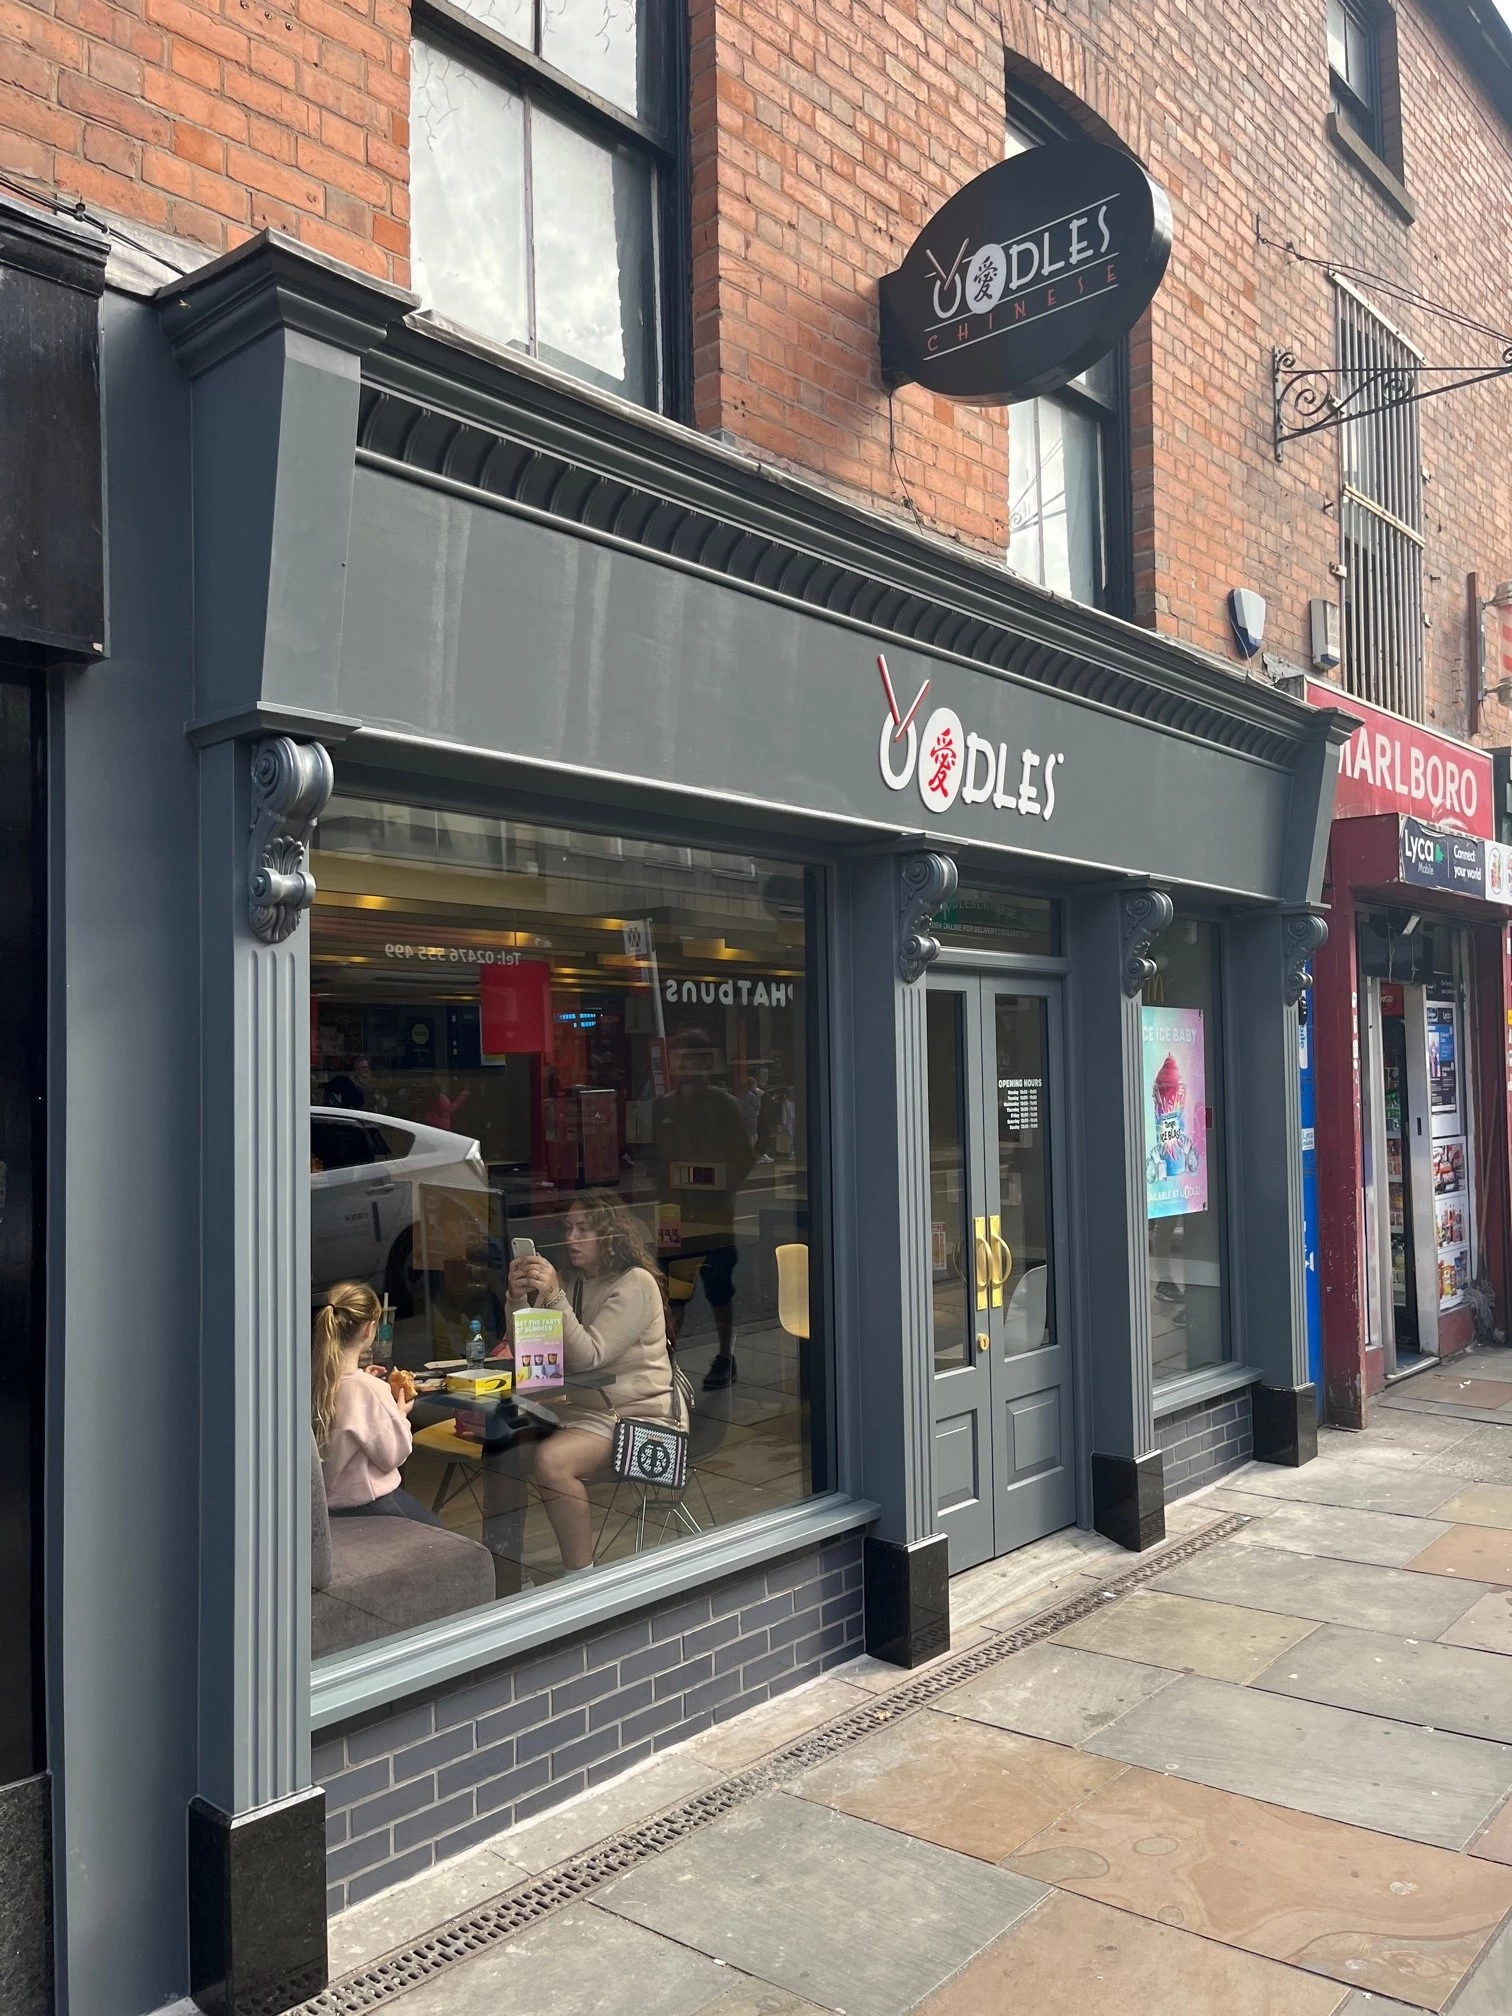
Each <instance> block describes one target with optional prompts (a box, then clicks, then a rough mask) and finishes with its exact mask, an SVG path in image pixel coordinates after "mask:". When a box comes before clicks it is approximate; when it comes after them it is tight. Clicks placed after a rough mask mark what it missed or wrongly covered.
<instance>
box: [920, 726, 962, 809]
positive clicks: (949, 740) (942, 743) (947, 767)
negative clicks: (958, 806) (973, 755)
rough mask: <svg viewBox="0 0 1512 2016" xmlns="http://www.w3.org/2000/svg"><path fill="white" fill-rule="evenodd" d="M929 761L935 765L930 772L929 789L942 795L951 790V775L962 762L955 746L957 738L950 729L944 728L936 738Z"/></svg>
mask: <svg viewBox="0 0 1512 2016" xmlns="http://www.w3.org/2000/svg"><path fill="white" fill-rule="evenodd" d="M929 760H930V762H931V763H933V765H934V769H933V770H932V771H931V772H930V776H929V782H928V785H927V787H926V788H927V789H928V790H930V791H938V792H941V793H945V792H948V791H949V789H950V778H951V773H952V772H953V771H954V769H955V767H956V765H957V764H958V763H959V762H960V760H961V752H960V750H959V749H957V747H956V745H955V736H954V735H953V734H952V732H951V731H950V729H949V728H948V727H946V728H942V729H941V730H940V732H939V734H938V735H937V736H936V737H935V739H934V742H933V744H932V745H931V747H930V751H929Z"/></svg>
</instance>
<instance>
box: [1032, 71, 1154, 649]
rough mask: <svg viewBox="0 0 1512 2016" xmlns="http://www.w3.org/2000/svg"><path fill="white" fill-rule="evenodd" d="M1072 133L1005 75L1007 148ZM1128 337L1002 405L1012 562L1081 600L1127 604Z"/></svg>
mask: <svg viewBox="0 0 1512 2016" xmlns="http://www.w3.org/2000/svg"><path fill="white" fill-rule="evenodd" d="M1075 137H1077V135H1076V130H1075V128H1073V127H1071V126H1069V125H1068V124H1066V123H1065V122H1064V121H1063V120H1062V119H1060V118H1059V117H1058V116H1057V115H1056V113H1055V112H1054V110H1053V109H1052V108H1051V107H1050V106H1048V105H1046V104H1045V103H1044V102H1043V101H1041V100H1040V99H1037V98H1034V97H1032V96H1031V95H1029V94H1028V93H1027V92H1025V91H1024V90H1023V89H1022V88H1021V87H1020V86H1019V85H1018V84H1017V82H1016V81H1015V80H1014V79H1012V78H1010V79H1009V83H1008V115H1007V119H1006V122H1005V131H1004V144H1003V151H1004V153H1005V154H1008V155H1013V154H1022V153H1024V152H1026V151H1027V150H1028V149H1029V148H1031V147H1038V146H1040V145H1042V144H1043V143H1044V142H1045V141H1047V140H1059V139H1072V138H1075ZM1126 376H1127V365H1126V345H1125V344H1123V343H1119V344H1118V346H1117V347H1116V348H1115V349H1113V350H1111V351H1110V352H1109V353H1108V355H1107V356H1106V357H1104V358H1101V359H1100V360H1099V361H1098V362H1097V363H1096V364H1094V365H1093V366H1092V367H1091V369H1090V370H1087V371H1084V372H1082V374H1081V376H1080V377H1079V378H1076V379H1074V380H1073V381H1072V383H1071V384H1069V385H1068V386H1066V388H1065V389H1064V391H1061V392H1056V393H1054V394H1051V395H1048V396H1046V397H1044V398H1039V399H1025V400H1022V401H1021V402H1020V403H1019V404H1018V405H1016V406H1013V407H1011V408H1010V409H1009V414H1008V565H1009V567H1010V568H1011V569H1012V571H1013V572H1014V573H1015V574H1021V575H1023V576H1024V577H1025V579H1027V580H1030V581H1037V582H1039V584H1040V586H1041V587H1044V588H1053V589H1055V591H1056V592H1057V593H1058V594H1061V595H1069V596H1070V597H1072V599H1073V600H1075V601H1077V602H1087V603H1090V604H1092V605H1093V606H1094V607H1096V608H1099V609H1109V608H1111V609H1115V610H1117V611H1118V612H1119V613H1121V614H1126V613H1127V612H1128V609H1129V606H1130V604H1131V603H1132V599H1133V597H1132V585H1131V582H1130V579H1129V577H1130V573H1131V561H1130V557H1129V530H1128V526H1129V507H1128V501H1127V495H1128V454H1127V446H1126V442H1127V430H1126V423H1125V398H1124V385H1125V380H1126Z"/></svg>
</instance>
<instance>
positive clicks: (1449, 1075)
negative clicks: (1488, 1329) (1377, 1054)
mask: <svg viewBox="0 0 1512 2016" xmlns="http://www.w3.org/2000/svg"><path fill="white" fill-rule="evenodd" d="M1425 1015H1426V1018H1427V1027H1428V1112H1429V1131H1430V1134H1431V1136H1432V1144H1433V1145H1432V1170H1433V1234H1434V1246H1435V1249H1436V1252H1437V1261H1438V1291H1439V1308H1440V1310H1445V1309H1457V1308H1458V1307H1459V1306H1460V1304H1461V1303H1462V1302H1463V1301H1464V1299H1465V1289H1466V1287H1467V1286H1468V1285H1469V1281H1470V1184H1469V1176H1468V1158H1467V1156H1466V1152H1465V1148H1466V1141H1465V1082H1464V1053H1463V1046H1462V1043H1461V1018H1460V1006H1459V1001H1458V999H1457V997H1456V991H1455V987H1454V984H1453V982H1452V981H1447V980H1438V981H1433V982H1430V984H1429V987H1428V999H1427V1002H1426V1004H1425Z"/></svg>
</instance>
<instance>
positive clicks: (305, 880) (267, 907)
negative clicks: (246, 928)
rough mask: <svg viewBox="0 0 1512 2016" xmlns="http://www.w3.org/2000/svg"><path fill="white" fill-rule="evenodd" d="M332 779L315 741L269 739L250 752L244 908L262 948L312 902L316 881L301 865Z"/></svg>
mask: <svg viewBox="0 0 1512 2016" xmlns="http://www.w3.org/2000/svg"><path fill="white" fill-rule="evenodd" d="M335 781H336V773H335V772H334V770H333V769H332V768H331V759H330V756H329V755H328V754H327V752H326V750H325V748H324V746H323V745H322V744H321V743H319V742H296V741H295V740H294V739H293V737H292V736H289V735H271V736H269V737H268V739H267V741H265V742H259V743H258V745H257V747H256V748H255V749H254V750H253V752H252V839H251V847H250V853H249V858H248V870H249V872H248V881H247V909H248V917H249V920H250V922H251V925H252V929H253V931H254V932H255V933H256V934H257V936H258V937H259V938H261V939H262V941H263V942H264V944H266V945H281V944H282V943H283V941H284V939H285V938H287V937H288V936H289V935H290V933H291V932H293V931H294V930H295V929H296V927H297V926H298V923H299V919H300V917H301V915H302V914H303V912H305V911H306V910H308V909H309V907H310V905H311V904H312V903H313V902H314V901H315V877H314V876H313V875H312V874H311V873H310V871H309V869H308V868H307V867H306V866H305V862H306V859H307V856H308V851H309V845H310V837H311V835H312V834H313V832H314V830H315V821H316V820H317V819H318V818H319V817H320V815H321V813H322V812H324V810H325V808H326V805H327V804H328V803H329V801H330V796H331V789H332V786H333V785H334V784H335Z"/></svg>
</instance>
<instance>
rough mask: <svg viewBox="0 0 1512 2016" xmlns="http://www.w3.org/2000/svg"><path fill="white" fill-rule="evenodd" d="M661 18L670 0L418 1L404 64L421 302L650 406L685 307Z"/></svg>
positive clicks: (414, 257)
mask: <svg viewBox="0 0 1512 2016" xmlns="http://www.w3.org/2000/svg"><path fill="white" fill-rule="evenodd" d="M674 18H675V8H674V0H471V4H470V5H468V6H467V7H466V9H465V11H464V10H463V9H462V8H461V7H457V6H452V5H448V4H445V0H440V4H437V5H435V6H433V7H429V8H417V9H416V14H415V30H416V32H415V40H414V43H413V45H412V48H411V72H410V76H411V82H410V97H411V153H410V164H411V166H410V176H411V181H410V196H411V205H412V246H411V268H412V279H413V284H414V286H415V289H416V291H417V292H418V293H419V294H420V296H421V298H422V300H423V302H424V304H425V306H426V307H427V308H429V309H430V310H432V311H433V312H434V313H435V314H437V315H439V316H441V317H443V318H444V319H445V320H447V321H449V322H453V323H456V324H458V325H460V326H461V327H463V328H465V329H469V330H473V331H476V332H477V333H479V334H480V335H484V336H488V337H491V338H492V339H493V340H494V341H495V342H498V343H503V344H507V345H510V346H512V347H514V348H517V349H520V350H523V351H526V352H528V353H529V354H530V355H532V356H536V357H540V358H543V359H544V360H545V361H546V362H548V363H551V364H555V365H558V366H559V367H560V368H562V369H563V370H566V371H570V372H572V373H573V374H574V376H576V377H580V378H584V379H586V380H587V381H588V382H589V383H590V384H593V385H597V386H599V387H601V388H602V389H603V390H605V391H609V392H618V393H620V394H622V395H623V396H624V397H626V398H629V399H633V400H636V401H637V402H638V403H639V404H641V405H645V406H655V407H660V408H662V409H663V410H674V409H675V407H676V405H677V396H676V391H675V386H676V382H677V381H678V379H679V377H680V372H679V369H678V356H679V352H680V345H681V335H680V331H681V327H682V322H683V315H682V310H681V306H680V301H679V300H678V299H677V297H679V296H680V293H681V281H680V280H679V279H677V278H675V275H677V274H680V273H681V271H682V260H681V258H680V256H678V246H679V241H680V238H681V225H680V221H679V216H680V213H679V201H680V198H679V189H680V168H679V162H678V154H677V146H676V139H675V136H676V132H677V130H678V120H677V118H676V116H675V114H676V111H677V101H678V99H679V98H680V95H681V87H680V84H679V83H678V81H677V80H678V79H679V78H680V76H681V61H680V56H679V45H678V43H677V41H676V38H675V36H674V35H673V33H672V27H673V21H674ZM669 309H670V311H671V312H669Z"/></svg>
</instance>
